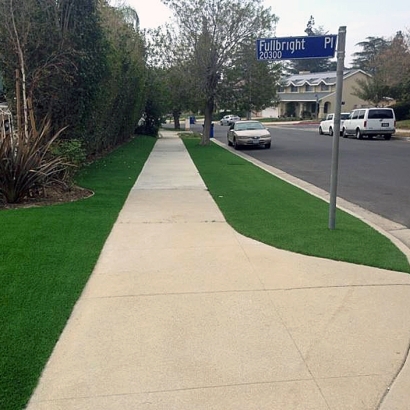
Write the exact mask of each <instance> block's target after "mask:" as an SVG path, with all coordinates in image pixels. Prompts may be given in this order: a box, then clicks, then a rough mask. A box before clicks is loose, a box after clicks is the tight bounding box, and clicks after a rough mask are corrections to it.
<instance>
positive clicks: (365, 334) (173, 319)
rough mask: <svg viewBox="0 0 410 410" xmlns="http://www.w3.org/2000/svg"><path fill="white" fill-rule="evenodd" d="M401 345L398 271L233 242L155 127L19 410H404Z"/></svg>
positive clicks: (402, 300)
mask: <svg viewBox="0 0 410 410" xmlns="http://www.w3.org/2000/svg"><path fill="white" fill-rule="evenodd" d="M401 246H402V247H403V249H405V246H404V245H403V244H402V245H401ZM407 251H408V250H407ZM407 254H408V253H407ZM409 342H410V275H408V274H405V273H399V272H392V271H387V270H382V269H376V268H372V267H367V266H359V265H354V264H350V263H344V262H337V261H331V260H326V259H321V258H316V257H308V256H304V255H299V254H295V253H291V252H288V251H284V250H279V249H276V248H274V247H271V246H268V245H265V244H262V243H260V242H257V241H254V240H252V239H249V238H246V237H244V236H242V235H240V234H239V233H237V232H236V231H234V230H233V229H232V228H231V227H230V226H229V225H228V224H227V222H226V221H225V219H224V217H223V215H222V213H221V212H220V210H219V209H218V207H217V205H216V204H215V202H214V201H213V199H212V198H211V196H210V194H209V192H208V191H207V189H206V186H205V185H204V182H203V181H202V179H201V177H200V175H199V173H198V171H197V169H196V168H195V165H194V164H193V162H192V160H191V159H190V157H189V155H188V153H187V151H186V149H185V147H184V145H183V143H182V141H181V140H180V139H179V138H178V137H177V134H176V133H174V132H172V131H163V132H162V138H159V139H158V141H157V143H156V145H155V147H154V149H153V151H152V153H151V155H150V156H149V158H148V160H147V162H146V164H145V166H144V168H143V170H142V172H141V174H140V176H139V178H138V180H137V181H136V183H135V185H134V187H133V188H132V190H131V191H130V193H129V196H128V198H127V200H126V202H125V204H124V207H123V209H122V211H121V212H120V214H119V216H118V219H117V221H116V223H115V225H114V227H113V229H112V231H111V234H110V235H109V237H108V239H107V241H106V243H105V245H104V248H103V250H102V252H101V255H100V258H99V260H98V263H97V265H96V266H95V269H94V271H93V273H92V275H91V277H90V280H89V282H88V284H87V286H86V288H85V289H84V292H83V294H82V296H81V297H80V299H79V301H78V302H77V304H76V306H75V308H74V310H73V313H72V315H71V318H70V320H69V321H68V323H67V326H66V328H65V330H64V332H63V334H62V336H61V338H60V340H59V341H58V343H57V345H56V347H55V349H54V352H53V354H52V356H51V357H50V360H49V362H48V364H47V366H46V367H45V369H44V372H43V375H42V377H41V379H40V382H39V385H38V387H37V389H36V390H35V392H34V394H33V396H32V398H31V400H30V403H29V405H28V407H27V409H28V410H80V409H81V410H91V409H93V410H94V409H98V410H117V409H118V410H120V409H121V410H135V409H142V410H146V409H150V410H152V409H154V410H173V409H175V410H188V409H189V410H194V409H195V410H202V409H203V410H205V409H206V410H210V409H212V410H213V409H215V410H231V409H232V410H234V409H235V410H238V409H239V410H248V409H249V410H253V409H255V410H256V409H258V410H265V409H266V410H276V409H277V410H288V409H289V410H302V409H303V410H322V409H323V410H325V409H326V410H329V409H331V410H347V409H352V410H353V409H354V410H370V409H372V410H373V409H374V410H376V409H381V410H405V409H410V400H409V391H410V365H409V363H408V361H406V359H407V356H408V353H409V345H410V344H409Z"/></svg>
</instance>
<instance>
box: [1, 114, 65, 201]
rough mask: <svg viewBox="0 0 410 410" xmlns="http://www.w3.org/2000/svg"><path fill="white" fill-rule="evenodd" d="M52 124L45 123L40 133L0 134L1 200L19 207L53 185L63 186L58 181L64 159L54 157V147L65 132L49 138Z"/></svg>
mask: <svg viewBox="0 0 410 410" xmlns="http://www.w3.org/2000/svg"><path fill="white" fill-rule="evenodd" d="M49 130H50V122H49V121H45V122H43V124H42V126H41V128H40V132H34V131H30V132H29V137H28V138H26V137H25V135H24V133H23V132H22V131H20V132H17V133H15V134H5V133H4V132H3V131H2V130H0V199H1V200H2V201H3V202H8V203H17V202H20V201H21V200H22V199H23V198H25V197H27V196H30V194H32V193H33V192H35V191H38V190H41V189H42V188H44V187H45V186H47V185H48V184H50V183H54V182H59V183H61V180H59V178H58V177H57V175H58V174H59V173H61V171H62V170H63V169H64V168H65V164H64V162H63V159H62V158H61V157H56V156H53V155H50V146H51V144H52V143H53V142H54V141H55V140H56V138H57V137H58V136H59V135H60V133H61V132H62V131H63V129H62V130H60V131H59V132H58V133H56V134H55V135H54V136H53V137H52V138H48V135H49Z"/></svg>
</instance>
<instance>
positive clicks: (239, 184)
mask: <svg viewBox="0 0 410 410" xmlns="http://www.w3.org/2000/svg"><path fill="white" fill-rule="evenodd" d="M183 141H184V143H185V145H186V147H187V149H188V151H189V154H190V155H191V158H192V159H193V161H194V163H195V165H196V167H197V168H198V171H199V173H200V174H201V177H202V178H203V180H204V182H205V184H206V185H207V187H208V189H209V191H210V193H211V195H212V197H213V198H214V200H215V202H216V203H217V204H218V206H219V208H220V209H221V211H222V213H223V214H224V216H225V218H226V220H227V222H228V223H229V224H230V225H231V226H232V227H233V228H235V229H236V230H237V231H238V232H240V233H242V234H243V235H245V236H248V237H250V238H254V239H256V240H258V241H261V242H264V243H266V244H269V245H272V246H275V247H277V248H280V249H287V250H289V251H293V252H297V253H302V254H305V255H314V256H319V257H323V258H328V259H334V260H340V261H347V262H353V263H356V264H362V265H369V266H375V267H379V268H384V269H391V270H396V271H402V272H410V265H409V262H408V260H407V258H406V256H405V255H404V254H403V253H402V252H401V251H400V250H399V249H398V248H397V247H396V246H395V245H394V244H393V243H392V242H391V241H390V240H389V239H387V238H386V237H384V236H383V235H381V234H380V233H379V232H377V231H376V230H374V229H373V228H371V227H370V226H368V225H367V224H365V223H363V222H362V221H360V220H358V219H357V218H355V217H353V216H351V215H350V214H348V213H345V212H343V211H340V210H337V212H336V229H335V230H330V229H329V228H328V219H329V205H328V203H327V202H325V201H323V200H321V199H318V198H316V197H314V196H312V195H309V194H308V193H306V192H305V191H303V190H301V189H299V188H296V187H294V186H293V185H291V184H288V183H286V182H284V181H282V180H281V179H279V178H277V177H275V176H273V175H271V174H269V173H268V172H266V171H264V170H262V169H260V168H258V167H257V166H255V165H253V164H251V163H250V162H248V161H246V160H244V159H242V158H240V157H238V156H236V155H235V154H233V153H231V152H229V151H227V150H225V149H224V148H222V147H219V146H218V145H216V144H210V145H209V146H200V145H199V141H198V139H196V138H184V139H183Z"/></svg>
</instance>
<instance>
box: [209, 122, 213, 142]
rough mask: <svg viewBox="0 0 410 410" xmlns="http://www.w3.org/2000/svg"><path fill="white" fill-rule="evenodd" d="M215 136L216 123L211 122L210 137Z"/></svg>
mask: <svg viewBox="0 0 410 410" xmlns="http://www.w3.org/2000/svg"><path fill="white" fill-rule="evenodd" d="M213 137H214V124H213V123H212V122H211V131H210V132H209V138H213Z"/></svg>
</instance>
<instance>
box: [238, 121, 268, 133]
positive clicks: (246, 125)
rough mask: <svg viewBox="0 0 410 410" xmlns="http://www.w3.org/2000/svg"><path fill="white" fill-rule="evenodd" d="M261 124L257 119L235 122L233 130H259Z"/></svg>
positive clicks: (261, 126) (261, 127)
mask: <svg viewBox="0 0 410 410" xmlns="http://www.w3.org/2000/svg"><path fill="white" fill-rule="evenodd" d="M263 128H264V127H263V125H262V124H261V123H260V122H258V121H253V122H237V123H235V130H237V131H245V130H261V129H263Z"/></svg>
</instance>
